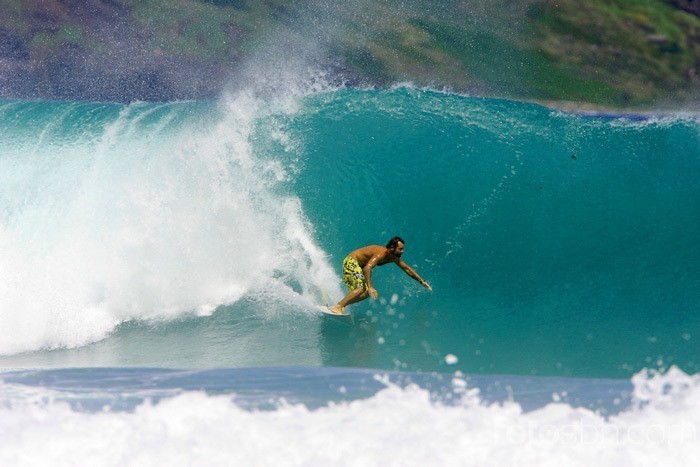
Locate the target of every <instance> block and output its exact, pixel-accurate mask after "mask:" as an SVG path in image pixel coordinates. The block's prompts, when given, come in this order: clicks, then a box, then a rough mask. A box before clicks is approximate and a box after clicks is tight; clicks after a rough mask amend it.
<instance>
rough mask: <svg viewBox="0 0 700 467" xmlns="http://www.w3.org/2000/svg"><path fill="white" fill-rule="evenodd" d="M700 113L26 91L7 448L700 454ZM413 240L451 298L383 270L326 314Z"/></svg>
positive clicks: (14, 120)
mask: <svg viewBox="0 0 700 467" xmlns="http://www.w3.org/2000/svg"><path fill="white" fill-rule="evenodd" d="M699 130H700V124H699V123H698V119H697V116H694V115H657V116H634V115H577V114H570V113H564V112H560V111H555V110H552V109H548V108H545V107H542V106H539V105H535V104H529V103H523V102H515V101H509V100H496V99H483V98H474V97H468V96H463V95H457V94H450V93H444V92H435V91H431V90H424V89H415V88H412V87H408V86H403V87H397V88H393V89H384V90H376V89H354V88H344V87H341V88H331V87H323V86H320V87H317V88H314V89H311V88H309V89H304V90H303V91H300V90H299V89H297V90H295V92H291V91H289V90H286V91H285V92H275V93H269V92H257V93H256V92H253V91H250V90H248V91H238V92H231V93H229V94H227V95H225V96H223V97H222V98H221V99H220V100H218V101H215V102H170V103H160V104H155V103H132V104H128V105H125V104H110V103H88V102H30V101H16V100H9V101H1V102H0V330H1V331H2V333H1V334H2V338H0V393H1V394H0V411H2V416H1V417H0V464H2V465H37V464H47V465H75V463H76V462H80V463H84V464H98V465H99V464H104V465H152V464H153V463H154V462H159V463H162V462H165V461H167V462H171V463H173V464H174V465H201V464H202V463H203V462H204V463H206V464H211V465H235V464H237V463H239V462H240V463H243V462H246V463H249V464H259V465H329V464H337V465H379V464H382V465H384V464H388V465H425V464H434V465H438V464H439V465H485V464H487V465H489V464H497V465H522V464H523V463H525V464H536V465H550V464H551V465H562V463H564V464H567V465H590V463H592V462H601V463H602V464H603V465H689V464H691V463H692V462H695V461H696V459H695V455H694V454H693V453H696V452H697V451H698V449H699V448H700V442H699V441H698V437H697V436H698V435H697V432H696V431H697V426H698V424H699V423H700V397H699V396H698V386H699V384H700V380H699V379H698V378H699V376H698V375H699V374H700V344H699V342H700V340H699V338H700V335H699V334H698V332H699V330H700V314H699V313H698V304H699V303H700V266H699V265H700V246H699V242H698V240H699V239H700V131H699ZM394 235H401V236H402V237H403V238H404V239H405V240H406V252H405V254H404V259H405V260H406V261H407V262H408V263H409V264H411V265H412V266H414V268H415V269H416V270H417V271H418V272H419V273H420V274H421V275H422V276H423V277H424V278H425V279H426V280H428V281H429V282H430V284H431V285H432V287H433V292H428V291H426V290H424V289H422V288H421V287H420V286H419V285H418V284H417V283H416V282H414V281H412V280H411V279H410V278H408V277H407V276H406V275H404V274H403V273H402V272H401V271H400V270H399V269H398V268H395V267H394V266H391V265H388V266H384V267H382V268H379V269H377V270H375V273H374V275H373V277H374V282H375V286H376V288H377V289H378V291H379V294H380V298H379V300H376V301H372V300H367V301H365V302H362V303H360V304H357V305H354V306H353V307H352V310H353V315H354V322H353V323H352V324H346V323H340V322H338V321H336V320H334V319H333V318H328V317H325V316H322V315H320V314H319V313H318V312H317V311H316V309H315V305H316V304H326V303H334V302H335V301H337V300H338V299H339V298H340V297H342V295H343V293H344V290H343V289H342V288H341V285H342V283H341V279H340V274H339V273H340V263H341V262H342V259H343V257H344V256H345V255H346V254H347V253H348V252H349V251H351V250H353V249H355V248H357V247H359V246H363V245H367V244H373V243H376V244H383V243H385V242H386V241H387V240H388V239H389V238H390V237H392V236H394ZM387 446H389V447H388V448H387Z"/></svg>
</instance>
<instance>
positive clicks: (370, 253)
mask: <svg viewBox="0 0 700 467" xmlns="http://www.w3.org/2000/svg"><path fill="white" fill-rule="evenodd" d="M348 256H350V257H351V258H355V259H356V260H357V262H358V263H360V267H362V268H364V267H365V266H366V265H367V263H368V262H369V260H371V259H372V258H374V257H377V261H376V265H377V266H381V265H383V264H387V263H394V262H396V260H397V259H398V258H396V257H395V256H393V255H392V254H390V252H388V250H387V249H386V248H385V247H383V246H380V245H370V246H366V247H363V248H360V249H357V250H355V251H353V252H352V253H350V254H349V255H348Z"/></svg>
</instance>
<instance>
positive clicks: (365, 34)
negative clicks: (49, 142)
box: [0, 0, 700, 110]
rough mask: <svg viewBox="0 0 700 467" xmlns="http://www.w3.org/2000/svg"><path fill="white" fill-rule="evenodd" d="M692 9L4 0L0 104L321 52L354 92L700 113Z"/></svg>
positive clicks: (141, 94)
mask: <svg viewBox="0 0 700 467" xmlns="http://www.w3.org/2000/svg"><path fill="white" fill-rule="evenodd" d="M693 5H694V4H693V2H684V1H673V0H588V1H585V2H580V1H574V0H514V1H512V2H508V4H507V7H506V6H505V4H504V3H503V2H495V1H492V0H486V1H474V0H448V1H441V2H433V1H427V0H403V1H399V0H384V1H379V2H371V1H364V0H360V1H354V2H346V3H341V2H337V3H336V2H333V3H331V2H323V1H317V2H311V1H301V0H294V1H279V0H83V1H73V0H21V1H20V0H7V1H3V2H2V3H0V97H19V98H47V99H88V100H95V99H99V100H119V101H129V100H136V99H142V100H166V99H187V98H195V99H200V98H211V97H214V96H216V95H217V93H219V92H220V91H221V89H222V88H223V87H224V86H226V84H227V82H229V81H230V80H231V79H232V75H233V74H235V70H237V69H238V68H240V67H241V66H242V65H243V64H245V63H247V62H249V61H251V60H254V59H255V57H256V55H258V54H261V51H265V53H267V54H268V55H267V56H266V57H265V58H264V59H265V60H279V59H280V58H281V57H280V56H282V57H285V58H288V57H294V56H303V57H307V58H308V57H310V56H311V57H312V58H313V61H314V63H315V64H316V65H319V66H324V67H328V68H329V69H331V70H333V73H334V74H335V75H336V77H337V79H339V80H342V81H346V82H349V83H352V84H370V85H380V86H384V85H390V84H394V83H397V82H411V83H413V84H415V85H419V86H433V87H437V88H440V89H443V88H445V89H451V90H454V91H458V92H465V93H469V94H474V95H483V96H495V97H507V98H514V99H522V100H532V101H539V102H548V103H560V104H565V103H573V104H574V105H578V106H581V105H590V106H592V107H600V108H602V107H605V108H617V109H645V108H657V109H658V108H673V109H679V108H680V109H689V110H697V109H698V107H700V103H699V96H700V76H699V74H700V17H698V15H699V14H700V12H699V11H697V8H696V7H694V6H693ZM270 50H274V51H275V53H276V54H277V57H271V56H270V54H271V52H270ZM309 51H313V52H312V53H311V52H309ZM280 63H281V62H280Z"/></svg>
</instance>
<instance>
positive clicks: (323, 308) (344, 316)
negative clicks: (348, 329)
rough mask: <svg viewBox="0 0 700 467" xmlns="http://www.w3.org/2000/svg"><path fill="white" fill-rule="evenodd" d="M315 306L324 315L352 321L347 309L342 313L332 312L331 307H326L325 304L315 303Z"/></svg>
mask: <svg viewBox="0 0 700 467" xmlns="http://www.w3.org/2000/svg"><path fill="white" fill-rule="evenodd" d="M316 307H317V308H318V310H319V311H320V312H321V313H323V314H324V315H327V316H332V317H333V318H338V319H339V320H340V321H352V313H348V312H347V309H346V310H345V312H344V313H342V314H339V313H333V312H332V311H331V309H330V308H328V307H327V306H323V305H317V306H316Z"/></svg>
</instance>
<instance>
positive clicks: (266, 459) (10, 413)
mask: <svg viewBox="0 0 700 467" xmlns="http://www.w3.org/2000/svg"><path fill="white" fill-rule="evenodd" d="M634 384H635V387H636V390H635V395H636V399H635V404H633V405H632V406H631V407H630V408H629V409H627V410H626V411H624V412H622V413H619V414H617V415H615V416H611V417H609V418H607V419H606V418H604V417H602V416H600V415H599V414H597V413H594V412H592V411H590V410H586V409H582V408H573V407H571V406H569V405H566V404H563V403H551V404H549V405H547V406H545V407H543V408H541V409H539V410H535V411H532V412H527V413H524V412H523V411H522V409H521V407H520V406H519V405H518V404H516V403H513V402H506V403H503V404H493V405H485V404H483V403H482V402H481V401H480V399H479V397H478V391H476V390H474V389H471V390H467V389H465V388H462V389H463V394H464V395H463V397H462V400H461V403H459V404H457V405H456V406H445V405H442V404H440V403H436V402H434V401H431V398H430V394H429V393H428V392H427V391H425V390H422V389H419V388H417V387H415V386H412V387H408V388H406V389H400V388H398V387H396V386H391V385H389V386H388V387H387V388H386V389H384V390H382V391H380V392H379V393H377V394H376V395H374V396H373V397H370V398H368V399H366V400H358V401H354V402H350V403H342V404H337V405H330V406H327V407H324V408H321V409H317V410H309V409H307V408H306V407H305V406H303V405H289V404H282V405H281V406H280V407H279V408H278V409H276V410H273V411H265V412H255V411H253V412H250V411H245V410H243V409H241V408H239V407H238V406H237V405H236V404H235V400H234V401H232V400H231V398H230V397H228V396H208V395H206V394H204V393H199V392H189V393H184V394H181V395H177V396H175V397H172V398H170V399H166V400H164V401H161V402H160V403H159V404H157V405H152V404H150V403H144V404H142V405H140V406H139V407H137V409H136V410H135V411H134V412H133V413H128V412H120V413H116V412H114V413H113V412H98V413H84V412H79V411H75V410H72V409H71V408H70V407H69V406H68V405H67V404H66V403H62V402H46V401H43V402H41V400H42V398H41V397H36V394H33V397H32V398H31V402H30V401H28V400H26V399H25V400H23V401H21V402H17V400H18V399H15V400H16V402H15V403H14V404H10V405H2V404H0V433H2V437H0V465H3V466H17V465H52V466H63V465H93V466H103V465H104V466H111V465H119V466H129V465H166V464H167V465H174V466H179V465H213V466H216V465H275V466H277V465H292V466H296V465H305V466H326V465H339V466H345V465H347V466H360V465H444V466H452V465H454V466H471V465H519V466H520V465H537V466H543V465H544V466H547V465H551V466H561V465H580V466H589V465H596V466H599V467H603V466H619V465H649V466H657V465H664V466H674V465H678V466H687V465H696V464H697V453H698V452H700V438H699V436H700V433H698V428H697V427H698V426H700V392H699V390H700V375H694V376H689V375H685V374H684V373H682V372H681V371H679V370H677V369H673V370H671V371H669V372H668V373H667V374H666V375H658V374H640V375H638V376H637V377H635V379H634ZM459 387H461V386H459ZM642 402H643V403H642Z"/></svg>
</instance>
